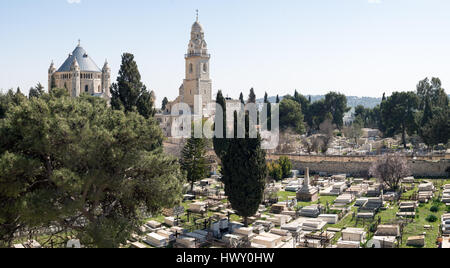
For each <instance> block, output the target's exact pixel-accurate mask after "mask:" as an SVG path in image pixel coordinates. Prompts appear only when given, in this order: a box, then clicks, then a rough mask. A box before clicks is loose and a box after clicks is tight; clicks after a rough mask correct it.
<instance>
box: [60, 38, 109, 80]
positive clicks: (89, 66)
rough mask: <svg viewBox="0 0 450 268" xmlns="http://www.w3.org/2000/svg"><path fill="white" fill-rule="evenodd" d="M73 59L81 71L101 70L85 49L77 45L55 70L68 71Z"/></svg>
mask: <svg viewBox="0 0 450 268" xmlns="http://www.w3.org/2000/svg"><path fill="white" fill-rule="evenodd" d="M75 60H76V61H77V63H78V65H79V66H80V71H81V72H98V73H101V72H102V71H101V70H100V68H98V66H97V64H95V62H94V61H93V60H92V59H91V58H90V57H89V55H88V54H87V52H86V50H84V49H83V48H82V47H81V46H79V45H78V46H77V47H76V48H75V50H74V51H73V52H72V54H70V55H69V57H68V58H67V60H66V61H65V62H64V63H63V65H62V66H61V67H60V68H59V69H58V71H57V72H70V67H71V66H72V63H73V62H74V61H75Z"/></svg>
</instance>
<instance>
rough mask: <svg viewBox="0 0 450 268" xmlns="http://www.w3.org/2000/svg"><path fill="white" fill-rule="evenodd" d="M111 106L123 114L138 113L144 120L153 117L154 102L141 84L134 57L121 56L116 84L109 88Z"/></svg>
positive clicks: (128, 54)
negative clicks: (123, 112) (121, 110)
mask: <svg viewBox="0 0 450 268" xmlns="http://www.w3.org/2000/svg"><path fill="white" fill-rule="evenodd" d="M111 106H112V107H113V108H114V109H116V110H120V109H123V110H124V111H125V112H138V113H139V114H140V115H142V116H144V117H145V118H149V117H152V116H154V114H155V109H154V100H153V98H152V96H151V93H150V92H149V91H148V90H147V87H146V86H145V85H144V84H143V83H142V82H141V74H140V73H139V70H138V66H137V64H136V61H135V60H134V55H133V54H130V53H125V54H123V55H122V65H121V66H120V70H119V76H118V77H117V83H114V84H113V85H112V87H111Z"/></svg>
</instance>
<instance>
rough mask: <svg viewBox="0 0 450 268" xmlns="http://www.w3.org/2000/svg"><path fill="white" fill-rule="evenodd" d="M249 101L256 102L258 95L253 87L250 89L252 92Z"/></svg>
mask: <svg viewBox="0 0 450 268" xmlns="http://www.w3.org/2000/svg"><path fill="white" fill-rule="evenodd" d="M247 103H256V95H255V90H254V89H253V88H251V89H250V94H249V95H248V101H247Z"/></svg>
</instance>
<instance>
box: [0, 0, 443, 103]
mask: <svg viewBox="0 0 450 268" xmlns="http://www.w3.org/2000/svg"><path fill="white" fill-rule="evenodd" d="M196 9H199V20H200V23H201V24H202V25H203V28H204V30H205V37H206V41H207V43H208V48H209V52H210V53H211V54H212V58H211V64H210V68H211V77H212V79H213V92H214V94H215V92H217V90H219V89H221V90H223V92H224V93H225V95H227V96H230V97H233V98H237V97H238V96H239V93H240V92H244V95H246V96H247V95H248V92H249V89H250V88H251V87H253V88H255V91H256V94H257V97H258V98H260V97H263V95H264V92H268V94H269V95H270V96H274V95H277V94H279V95H281V96H282V95H285V94H292V93H293V91H294V90H295V89H297V90H298V91H299V92H300V93H302V94H304V95H319V94H325V93H327V92H329V91H337V92H341V93H344V94H346V95H352V96H370V97H381V96H382V94H383V93H384V92H386V93H387V94H388V95H389V94H391V93H392V92H393V91H411V90H415V87H416V84H417V82H418V81H419V80H422V79H423V78H425V77H440V78H441V80H442V81H443V85H444V88H445V87H446V85H447V84H448V83H450V53H449V51H450V1H448V0H277V1H276V0H226V1H220V0H151V1H148V0H14V1H10V0H0V37H1V41H0V51H2V54H1V58H0V89H3V90H6V89H9V88H17V87H18V86H19V87H20V88H21V89H22V92H28V89H29V88H30V87H31V86H34V85H36V84H37V83H38V82H41V83H42V84H43V85H44V87H47V80H48V78H47V71H48V67H49V66H50V63H51V61H52V60H53V61H54V62H55V65H56V67H57V68H58V67H59V66H60V65H61V64H62V63H63V62H64V60H65V59H66V58H67V56H68V54H69V53H71V52H72V51H73V50H74V48H75V47H76V45H77V43H78V39H81V45H82V46H83V47H84V48H85V49H86V50H87V52H88V53H89V56H90V57H91V58H93V60H94V61H95V62H96V63H97V65H98V66H99V67H100V68H101V67H102V66H103V63H104V61H105V59H108V62H109V64H110V67H111V69H112V76H113V79H112V80H113V82H114V80H115V78H116V76H117V73H118V70H119V67H120V62H121V54H122V53H124V52H129V53H133V54H134V55H135V59H136V62H137V64H138V67H139V70H140V73H141V75H142V80H143V82H144V83H145V84H146V85H147V88H150V89H152V90H154V91H155V93H156V96H157V98H158V100H157V101H158V102H160V101H161V100H162V98H164V97H168V98H169V99H170V100H173V99H175V97H176V96H177V95H178V88H179V87H180V85H181V83H182V81H183V78H184V76H185V70H184V68H185V63H184V54H185V53H186V50H187V45H188V42H189V37H190V30H191V26H192V24H193V22H194V21H195V10H196Z"/></svg>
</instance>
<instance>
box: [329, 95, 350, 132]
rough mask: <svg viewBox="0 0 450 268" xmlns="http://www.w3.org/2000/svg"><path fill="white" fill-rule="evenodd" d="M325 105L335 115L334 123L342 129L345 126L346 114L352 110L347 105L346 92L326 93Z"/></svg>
mask: <svg viewBox="0 0 450 268" xmlns="http://www.w3.org/2000/svg"><path fill="white" fill-rule="evenodd" d="M325 107H326V111H327V112H329V113H331V115H332V116H333V124H334V125H336V127H337V128H339V129H341V128H342V127H343V126H344V115H345V113H347V112H348V111H350V108H348V107H347V97H346V96H345V95H344V94H340V93H336V92H330V93H328V94H327V95H325Z"/></svg>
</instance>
